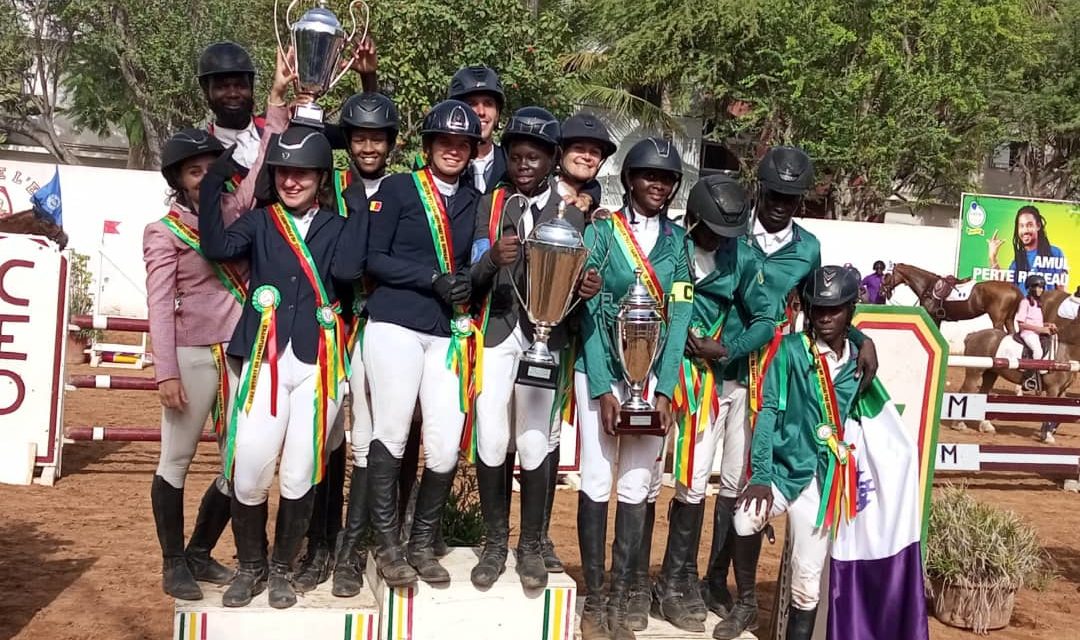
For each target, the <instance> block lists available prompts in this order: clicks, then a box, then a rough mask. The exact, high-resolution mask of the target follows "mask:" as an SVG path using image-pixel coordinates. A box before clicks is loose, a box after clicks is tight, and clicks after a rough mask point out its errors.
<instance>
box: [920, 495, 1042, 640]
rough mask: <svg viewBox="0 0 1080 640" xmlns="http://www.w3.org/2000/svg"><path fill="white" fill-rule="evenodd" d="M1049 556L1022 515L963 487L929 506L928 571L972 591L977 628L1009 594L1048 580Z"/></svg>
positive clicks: (971, 606) (945, 582)
mask: <svg viewBox="0 0 1080 640" xmlns="http://www.w3.org/2000/svg"><path fill="white" fill-rule="evenodd" d="M1044 559H1045V556H1044V552H1043V551H1042V548H1041V547H1040V546H1039V541H1038V538H1037V537H1036V536H1035V531H1034V529H1032V528H1031V527H1030V526H1028V525H1026V524H1025V523H1024V522H1023V520H1021V519H1020V516H1018V515H1017V514H1016V513H1014V512H1012V511H1003V510H1001V509H998V508H997V507H994V506H991V505H988V504H983V503H981V502H978V501H976V500H975V499H974V498H973V497H971V495H970V494H968V492H967V491H966V489H965V488H964V487H962V486H956V485H948V486H946V487H945V488H944V489H943V490H942V491H941V493H940V495H939V496H938V497H937V498H936V499H935V500H934V501H933V503H932V504H931V506H930V526H929V532H928V535H927V551H926V573H927V575H928V576H929V577H930V578H931V579H933V580H936V581H940V583H941V584H942V585H943V586H944V587H949V586H959V587H968V588H972V589H973V590H972V591H970V592H969V593H970V594H971V596H970V597H971V598H973V599H974V600H973V601H972V602H970V603H967V606H966V607H965V609H966V610H968V611H971V612H972V614H973V615H972V619H973V620H974V621H975V625H976V629H975V631H976V632H978V631H980V628H979V626H980V621H981V622H982V623H983V624H985V621H986V619H987V615H988V613H989V611H990V610H991V609H992V608H995V607H997V606H998V605H999V604H1000V603H1001V602H1002V601H1003V600H1004V599H1005V598H1006V597H1007V596H1008V595H1009V594H1010V593H1012V592H1013V591H1015V590H1017V589H1020V588H1021V587H1023V586H1024V585H1025V584H1029V583H1030V582H1032V581H1036V582H1040V581H1043V580H1045V575H1046V567H1045V564H1044Z"/></svg>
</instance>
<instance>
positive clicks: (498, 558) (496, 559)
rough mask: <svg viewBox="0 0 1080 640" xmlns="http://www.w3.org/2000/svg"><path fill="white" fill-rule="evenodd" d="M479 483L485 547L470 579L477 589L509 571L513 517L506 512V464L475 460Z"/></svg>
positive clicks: (507, 488) (477, 481)
mask: <svg viewBox="0 0 1080 640" xmlns="http://www.w3.org/2000/svg"><path fill="white" fill-rule="evenodd" d="M476 484H477V486H478V488H479V489H480V509H481V512H482V513H483V516H484V528H485V529H486V530H487V532H486V535H485V538H484V548H483V550H482V551H481V552H480V560H479V561H478V562H477V563H476V566H475V567H473V569H472V574H471V575H470V579H471V580H472V583H473V585H474V586H475V587H476V588H477V589H487V588H488V587H490V586H491V585H493V584H495V581H496V580H498V579H499V576H501V575H502V572H503V571H505V570H506V555H507V546H508V544H509V539H510V514H509V512H508V511H507V510H506V493H507V491H508V490H509V487H507V486H506V473H505V471H504V470H503V465H502V464H499V465H496V466H494V467H489V466H487V465H486V464H484V463H483V461H482V460H477V461H476Z"/></svg>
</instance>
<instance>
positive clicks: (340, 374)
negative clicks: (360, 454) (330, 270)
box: [268, 203, 349, 484]
mask: <svg viewBox="0 0 1080 640" xmlns="http://www.w3.org/2000/svg"><path fill="white" fill-rule="evenodd" d="M268 211H269V214H270V219H271V220H272V221H273V223H274V226H275V227H277V230H278V233H280V234H281V236H282V237H283V238H284V239H285V242H286V243H287V244H288V245H289V248H290V249H292V252H293V255H295V256H296V259H297V261H298V262H299V263H300V268H301V270H302V271H303V272H304V275H305V276H306V277H307V280H308V283H309V284H311V288H312V290H313V291H314V292H315V303H316V304H317V305H318V307H317V308H316V309H315V320H316V321H317V322H318V323H319V329H320V331H319V346H318V361H317V362H318V366H319V372H318V376H317V377H316V379H315V434H314V438H313V443H312V444H313V447H314V450H315V470H314V472H313V474H312V481H311V482H312V484H318V483H319V482H321V481H322V477H323V471H324V465H325V455H326V437H327V435H328V433H327V430H328V429H329V426H330V425H328V424H327V419H326V408H327V401H328V400H337V399H338V385H339V384H340V383H341V382H342V381H344V380H346V379H348V377H349V354H348V352H347V349H346V334H345V322H344V320H342V318H341V303H340V302H338V301H333V302H332V301H331V300H330V296H329V295H327V293H326V288H325V287H324V286H323V282H322V277H321V276H320V274H319V267H318V265H316V264H315V258H314V257H312V255H311V251H310V250H309V249H308V246H307V243H306V242H304V239H303V237H302V236H301V235H300V231H299V229H297V227H296V222H295V221H294V220H293V216H292V215H291V214H289V213H288V212H286V211H285V207H283V206H281V204H280V203H276V204H274V205H272V206H271V207H270V208H269V209H268Z"/></svg>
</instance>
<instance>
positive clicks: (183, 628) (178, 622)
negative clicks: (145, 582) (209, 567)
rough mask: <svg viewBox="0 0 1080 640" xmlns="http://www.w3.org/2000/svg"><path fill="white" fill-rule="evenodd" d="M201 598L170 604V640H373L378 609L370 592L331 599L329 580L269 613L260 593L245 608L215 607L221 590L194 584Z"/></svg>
mask: <svg viewBox="0 0 1080 640" xmlns="http://www.w3.org/2000/svg"><path fill="white" fill-rule="evenodd" d="M199 586H201V587H202V590H203V595H204V598H203V599H202V600H199V601H195V602H191V601H187V600H176V605H175V612H176V613H175V617H174V620H173V640H297V638H305V639H306V640H374V639H375V638H376V637H378V636H377V631H378V624H379V609H378V606H377V604H376V602H375V598H374V597H373V596H372V594H371V590H370V589H366V588H365V589H364V590H363V591H361V592H360V595H358V596H356V597H353V598H336V597H334V596H333V595H332V594H331V593H330V587H331V583H330V581H327V582H324V583H323V584H321V585H319V588H318V589H316V590H315V591H312V592H309V593H306V594H303V595H301V596H299V599H298V602H297V603H296V606H294V607H291V608H289V609H274V608H272V607H271V606H270V605H269V604H268V602H267V599H266V598H267V593H266V591H263V592H262V593H261V594H259V595H258V597H256V598H255V599H254V600H253V601H252V602H251V604H249V605H248V606H246V607H238V608H229V607H223V606H221V596H222V594H224V593H225V589H226V588H227V587H219V586H215V585H210V584H205V583H199Z"/></svg>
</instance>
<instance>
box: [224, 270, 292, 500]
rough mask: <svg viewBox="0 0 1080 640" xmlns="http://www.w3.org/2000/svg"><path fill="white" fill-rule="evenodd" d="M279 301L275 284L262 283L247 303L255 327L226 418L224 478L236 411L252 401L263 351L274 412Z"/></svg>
mask: <svg viewBox="0 0 1080 640" xmlns="http://www.w3.org/2000/svg"><path fill="white" fill-rule="evenodd" d="M280 304H281V292H280V291H278V290H277V288H276V287H274V286H273V285H269V284H264V285H262V286H261V287H259V288H257V289H255V291H254V292H252V295H251V306H252V307H254V308H255V310H256V311H258V312H259V315H260V317H259V329H258V331H257V332H256V333H255V340H254V341H253V342H252V344H251V354H250V355H249V356H248V365H247V371H246V372H245V374H244V377H243V378H242V379H241V380H240V389H239V390H238V391H237V392H236V402H235V404H233V409H232V416H231V417H230V419H229V428H228V437H227V438H226V439H225V477H226V478H228V479H230V480H231V479H232V472H233V462H234V461H235V459H236V427H237V424H236V423H237V418H238V417H239V415H240V411H243V412H244V413H245V414H247V413H250V412H251V405H252V403H253V402H254V401H255V389H256V388H257V387H258V384H259V371H260V370H261V369H262V362H263V354H264V353H265V354H266V361H267V364H269V365H270V415H273V416H276V415H277V388H278V374H277V331H276V325H277V319H276V318H275V310H276V309H277V307H278V305H280Z"/></svg>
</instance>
